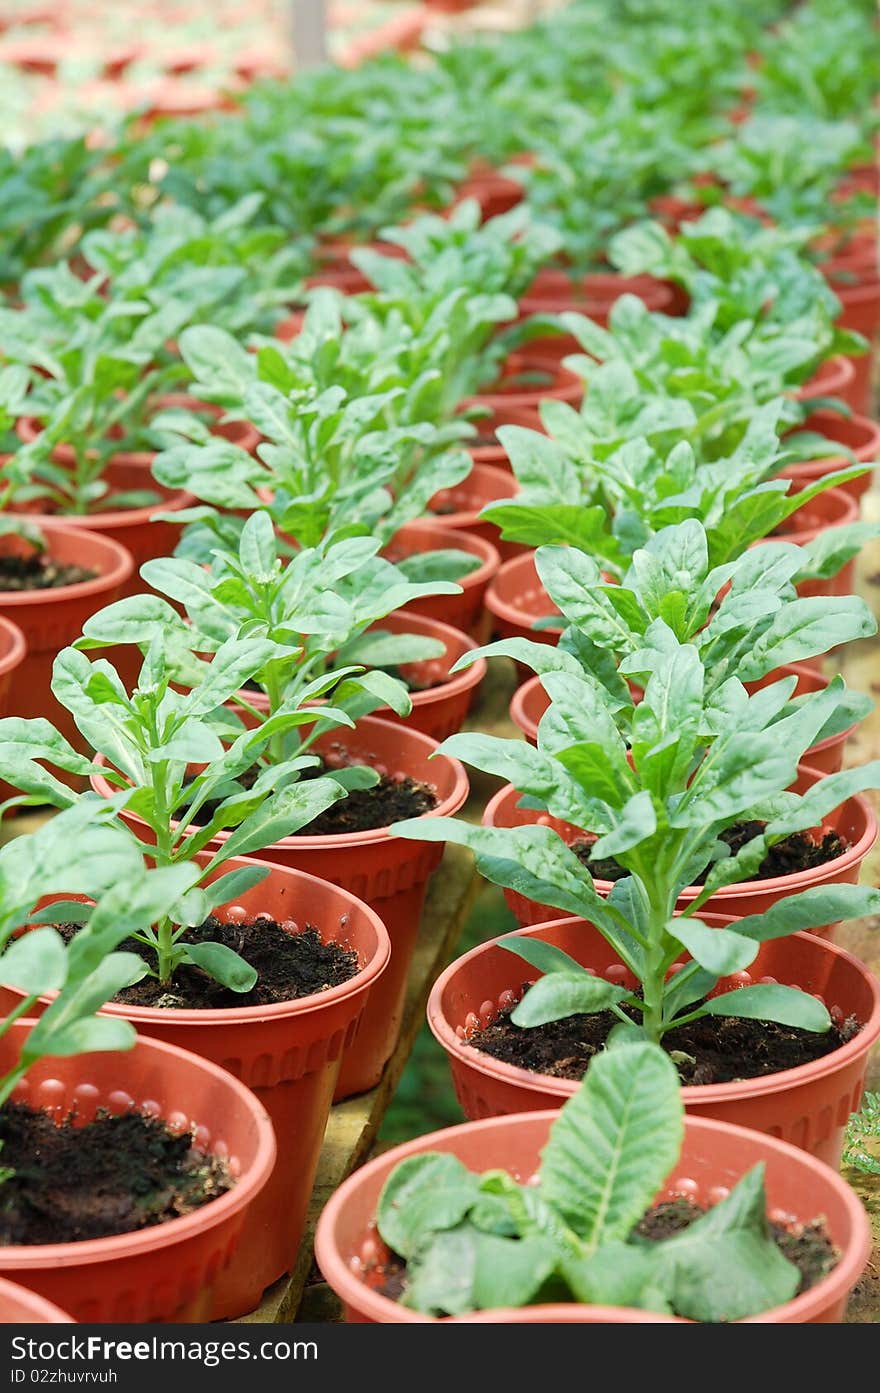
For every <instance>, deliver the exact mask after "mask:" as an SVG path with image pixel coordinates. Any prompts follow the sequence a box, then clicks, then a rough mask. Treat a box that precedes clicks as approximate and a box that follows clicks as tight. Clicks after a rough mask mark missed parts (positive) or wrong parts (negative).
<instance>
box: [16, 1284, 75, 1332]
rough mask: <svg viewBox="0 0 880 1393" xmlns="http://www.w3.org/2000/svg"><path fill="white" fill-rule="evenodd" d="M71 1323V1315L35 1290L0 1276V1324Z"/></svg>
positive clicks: (72, 1322)
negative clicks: (38, 1294) (29, 1289)
mask: <svg viewBox="0 0 880 1393" xmlns="http://www.w3.org/2000/svg"><path fill="white" fill-rule="evenodd" d="M22 1324H27V1325H73V1324H74V1320H73V1316H69V1315H68V1314H67V1312H66V1311H62V1310H61V1308H60V1306H54V1305H53V1304H52V1302H51V1301H46V1300H45V1299H44V1298H43V1297H42V1296H37V1294H36V1292H35V1291H28V1289H27V1287H20V1286H19V1285H18V1283H17V1282H8V1281H7V1280H6V1278H5V1277H0V1325H22Z"/></svg>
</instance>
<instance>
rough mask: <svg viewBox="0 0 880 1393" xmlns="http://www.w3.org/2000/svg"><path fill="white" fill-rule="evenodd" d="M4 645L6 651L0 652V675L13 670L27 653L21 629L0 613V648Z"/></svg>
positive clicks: (2, 675) (3, 675)
mask: <svg viewBox="0 0 880 1393" xmlns="http://www.w3.org/2000/svg"><path fill="white" fill-rule="evenodd" d="M4 647H5V650H6V651H5V652H0V677H5V676H6V674H7V673H8V672H13V671H14V670H15V668H17V667H18V665H19V663H20V662H21V661H22V659H23V658H24V657H25V656H26V654H27V642H26V640H25V636H24V634H23V633H22V632H21V629H20V628H19V627H18V625H17V624H13V622H12V620H11V619H5V618H4V617H3V615H2V614H0V650H2V649H3V648H4Z"/></svg>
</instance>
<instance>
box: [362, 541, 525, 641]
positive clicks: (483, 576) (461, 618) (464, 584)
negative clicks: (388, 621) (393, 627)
mask: <svg viewBox="0 0 880 1393" xmlns="http://www.w3.org/2000/svg"><path fill="white" fill-rule="evenodd" d="M448 549H451V550H454V551H466V552H469V553H470V554H471V556H475V557H477V558H478V559H479V562H480V565H479V566H478V567H477V568H476V569H475V570H473V571H470V572H469V573H468V574H467V575H466V576H461V577H460V579H459V580H458V582H457V584H459V585H460V586H461V594H460V595H428V596H426V597H425V598H424V599H421V600H413V601H412V603H411V604H409V605H407V606H406V609H407V611H411V612H412V613H413V614H423V615H424V616H425V618H426V619H439V620H440V623H441V624H451V625H452V627H453V628H454V629H461V630H462V632H463V633H466V634H470V635H471V636H472V637H474V638H476V639H478V640H479V639H481V637H482V632H483V630H484V628H485V616H484V613H483V602H484V599H485V596H486V590H487V587H488V585H489V583H490V581H491V580H492V579H493V577H494V576H495V575H496V573H497V571H498V567H499V566H500V564H501V561H500V558H499V556H498V553H497V551H496V550H495V548H494V547H493V546H492V543H491V542H487V541H486V540H485V538H484V537H479V536H477V535H476V534H475V533H473V532H458V531H456V530H455V529H454V528H452V527H441V526H440V525H439V523H437V522H435V521H431V522H428V521H427V520H422V519H421V518H419V519H417V520H416V521H415V522H408V523H406V525H405V526H404V527H401V529H400V531H399V532H395V534H394V536H393V537H392V539H391V541H390V542H389V543H388V546H387V547H386V548H385V550H384V553H383V555H385V556H388V557H390V558H391V560H393V561H402V560H404V559H405V558H406V557H407V556H417V555H418V554H419V553H420V552H423V551H444V550H448Z"/></svg>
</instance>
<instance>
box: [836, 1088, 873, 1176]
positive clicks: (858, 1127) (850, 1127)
mask: <svg viewBox="0 0 880 1393" xmlns="http://www.w3.org/2000/svg"><path fill="white" fill-rule="evenodd" d="M878 1137H880V1093H870V1092H868V1093H866V1094H865V1096H864V1098H863V1099H862V1106H861V1108H860V1109H859V1111H858V1112H854V1113H853V1114H852V1116H851V1117H850V1119H849V1122H848V1123H847V1125H846V1140H845V1142H844V1147H843V1165H845V1166H852V1167H853V1168H854V1169H855V1170H858V1171H862V1173H863V1174H864V1175H880V1156H877V1155H875V1154H874V1153H875V1149H876V1146H877V1139H878Z"/></svg>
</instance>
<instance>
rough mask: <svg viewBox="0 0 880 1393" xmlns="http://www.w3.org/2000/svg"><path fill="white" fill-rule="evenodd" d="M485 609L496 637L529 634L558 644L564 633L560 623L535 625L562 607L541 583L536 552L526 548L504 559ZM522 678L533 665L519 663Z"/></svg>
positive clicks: (524, 636) (487, 593)
mask: <svg viewBox="0 0 880 1393" xmlns="http://www.w3.org/2000/svg"><path fill="white" fill-rule="evenodd" d="M486 609H487V610H488V611H489V614H490V616H491V627H492V633H493V634H494V635H495V636H496V637H497V638H530V639H534V640H535V642H536V643H549V644H553V645H555V644H557V643H558V642H559V638H560V635H561V634H562V625H561V624H550V625H548V626H547V627H542V628H540V629H536V628H535V627H534V626H535V624H536V622H537V621H538V620H539V619H540V620H544V619H547V618H549V617H551V616H552V615H554V614H558V613H559V611H558V610H557V609H556V606H555V605H554V604H553V601H552V600H551V599H550V596H549V595H548V594H547V591H546V590H545V589H544V587H543V585H542V584H541V581H540V578H539V576H538V570H537V567H536V565H535V553H534V552H533V551H527V552H524V553H523V555H522V556H515V557H514V558H513V559H512V560H511V561H505V563H504V565H503V566H502V567H501V569H500V570H499V572H498V574H497V576H496V577H495V579H494V580H493V582H492V584H491V585H490V586H489V588H488V590H487V591H486ZM516 666H517V672H518V673H519V674H520V677H521V679H523V680H524V679H525V678H526V677H527V676H528V675H529V671H530V669H528V668H527V667H525V666H524V665H523V664H522V663H517V665H516Z"/></svg>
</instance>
